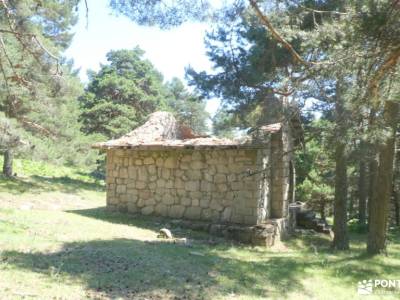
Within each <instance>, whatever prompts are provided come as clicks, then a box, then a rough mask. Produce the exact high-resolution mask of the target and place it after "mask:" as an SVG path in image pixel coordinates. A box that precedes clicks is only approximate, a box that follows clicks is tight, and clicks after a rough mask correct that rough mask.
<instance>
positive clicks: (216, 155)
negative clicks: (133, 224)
mask: <svg viewBox="0 0 400 300" xmlns="http://www.w3.org/2000/svg"><path fill="white" fill-rule="evenodd" d="M94 147H96V148H100V149H103V150H105V151H106V152H107V179H106V182H107V206H108V207H109V208H110V209H115V210H120V211H127V212H131V213H140V214H144V215H159V216H165V217H171V218H179V219H181V218H182V219H188V220H202V221H207V222H210V223H219V224H245V225H258V224H265V223H268V222H269V221H270V220H271V219H276V220H281V223H282V224H285V221H286V219H287V217H288V204H289V201H290V199H292V198H293V193H294V188H293V186H292V185H293V184H294V180H293V177H294V171H293V165H292V162H291V160H292V156H291V147H292V146H291V140H290V132H289V128H288V127H285V126H284V125H283V124H280V123H276V124H271V125H267V126H263V127H261V128H260V129H259V130H257V132H254V133H253V136H252V137H251V138H247V139H244V140H240V141H239V140H230V139H217V138H210V137H196V136H194V135H193V133H192V132H191V131H190V130H188V128H183V127H181V126H180V125H179V124H177V123H176V121H175V119H174V118H173V116H172V115H171V114H169V113H166V112H156V113H154V114H152V115H151V116H150V118H149V120H148V122H146V123H145V124H144V125H143V126H142V127H139V128H137V129H136V130H134V131H133V132H131V133H130V134H128V135H126V136H124V137H122V138H120V139H117V140H111V141H108V142H105V143H100V144H96V145H95V146H94ZM291 170H292V171H291ZM281 227H284V225H281Z"/></svg>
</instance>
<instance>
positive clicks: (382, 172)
mask: <svg viewBox="0 0 400 300" xmlns="http://www.w3.org/2000/svg"><path fill="white" fill-rule="evenodd" d="M398 114H399V104H398V103H396V102H393V101H386V102H385V107H384V113H383V121H384V124H385V127H386V128H389V129H390V132H389V133H388V135H387V137H386V138H385V141H384V142H382V143H381V144H380V145H379V146H378V147H377V149H378V155H377V157H376V165H377V169H376V174H375V175H374V176H373V178H374V180H373V186H372V195H371V198H370V201H369V202H370V212H369V213H370V216H369V221H370V223H369V231H368V242H367V252H368V253H370V254H378V253H381V252H383V251H385V246H386V232H387V223H388V212H389V201H390V197H391V193H392V183H393V162H394V154H395V153H394V151H395V139H396V129H397V122H398Z"/></svg>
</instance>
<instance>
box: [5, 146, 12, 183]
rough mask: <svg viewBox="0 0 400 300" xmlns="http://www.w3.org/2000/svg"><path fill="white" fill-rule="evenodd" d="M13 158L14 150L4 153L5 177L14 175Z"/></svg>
mask: <svg viewBox="0 0 400 300" xmlns="http://www.w3.org/2000/svg"><path fill="white" fill-rule="evenodd" d="M13 158H14V157H13V153H12V150H10V149H8V150H6V151H5V152H4V160H3V175H4V176H6V177H12V175H13Z"/></svg>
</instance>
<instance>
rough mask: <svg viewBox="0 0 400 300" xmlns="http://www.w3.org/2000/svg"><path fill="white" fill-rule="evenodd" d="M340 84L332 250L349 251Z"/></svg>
mask: <svg viewBox="0 0 400 300" xmlns="http://www.w3.org/2000/svg"><path fill="white" fill-rule="evenodd" d="M340 88H341V87H340V84H339V83H337V84H336V148H335V162H336V169H335V200H334V211H333V217H334V220H333V232H334V238H333V248H335V249H337V250H347V249H349V238H348V233H347V154H346V139H345V136H346V130H347V128H346V127H347V124H346V119H347V118H346V113H345V108H344V103H343V99H342V97H341V95H340Z"/></svg>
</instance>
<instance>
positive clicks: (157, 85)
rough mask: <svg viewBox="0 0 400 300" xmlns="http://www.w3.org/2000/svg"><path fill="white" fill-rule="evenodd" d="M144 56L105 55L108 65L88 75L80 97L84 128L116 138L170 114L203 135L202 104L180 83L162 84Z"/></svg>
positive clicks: (130, 52)
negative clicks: (150, 116) (152, 116)
mask: <svg viewBox="0 0 400 300" xmlns="http://www.w3.org/2000/svg"><path fill="white" fill-rule="evenodd" d="M143 55H144V52H143V51H142V50H141V49H139V48H135V49H134V50H116V51H111V52H109V53H108V54H107V59H108V62H109V63H108V64H106V65H102V67H101V69H100V70H99V71H98V72H97V73H95V72H90V73H89V77H90V78H89V80H90V82H89V84H88V86H87V88H86V90H85V94H84V95H83V96H82V97H80V99H79V102H80V105H81V116H80V119H81V120H82V124H83V128H82V130H83V131H84V132H85V133H87V134H92V133H98V134H102V135H104V136H105V137H107V138H116V137H119V136H121V135H123V134H126V133H128V132H129V131H131V130H132V129H133V128H135V127H136V126H138V125H141V124H142V123H143V122H144V121H145V118H146V117H147V115H148V114H150V113H152V112H154V111H156V110H170V111H172V112H174V113H175V114H176V116H177V118H178V119H179V120H181V121H183V122H184V123H186V124H187V125H189V126H191V127H193V129H195V130H197V131H200V132H201V131H205V130H206V127H205V120H206V118H207V114H206V113H205V111H204V109H205V104H204V103H202V101H201V98H199V97H198V96H197V95H195V94H193V93H190V92H188V91H187V90H186V88H185V86H184V85H183V83H182V82H181V81H180V80H179V79H173V80H172V81H171V82H169V83H166V84H164V83H163V78H162V75H161V74H160V73H159V72H158V71H157V70H156V69H155V68H154V66H153V65H152V63H151V62H149V61H148V60H146V59H144V58H143Z"/></svg>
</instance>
